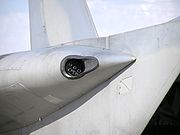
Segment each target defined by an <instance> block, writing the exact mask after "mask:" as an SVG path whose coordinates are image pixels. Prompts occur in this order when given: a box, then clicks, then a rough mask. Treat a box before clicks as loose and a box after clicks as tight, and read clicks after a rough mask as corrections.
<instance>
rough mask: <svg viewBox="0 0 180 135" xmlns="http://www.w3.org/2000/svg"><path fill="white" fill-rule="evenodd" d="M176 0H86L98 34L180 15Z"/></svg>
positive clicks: (116, 31) (134, 27)
mask: <svg viewBox="0 0 180 135" xmlns="http://www.w3.org/2000/svg"><path fill="white" fill-rule="evenodd" d="M177 2H178V0H174V1H172V0H138V1H137V0H134V1H131V0H127V1H126V2H124V0H88V5H89V7H90V11H91V13H92V16H93V18H94V21H95V25H96V26H97V29H98V32H99V35H100V36H104V35H109V34H116V33H119V32H126V31H129V30H133V29H138V28H143V27H146V26H151V25H155V24H159V23H163V22H166V21H169V20H171V19H173V18H175V17H177V16H179V15H180V9H179V7H180V2H178V3H179V4H177Z"/></svg>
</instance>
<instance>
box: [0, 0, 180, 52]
mask: <svg viewBox="0 0 180 135" xmlns="http://www.w3.org/2000/svg"><path fill="white" fill-rule="evenodd" d="M88 5H89V8H90V11H91V14H92V17H93V19H94V22H95V25H96V27H97V31H98V33H99V35H100V36H106V35H112V34H116V33H121V32H125V31H129V30H133V29H138V28H143V27H146V26H151V25H154V24H159V23H163V22H166V21H169V20H171V19H173V18H175V17H177V16H179V15H180V0H88ZM28 19H29V17H28V0H0V54H2V53H4V52H6V53H7V52H12V51H20V50H28V49H30V38H29V20H28ZM2 47H3V48H2Z"/></svg>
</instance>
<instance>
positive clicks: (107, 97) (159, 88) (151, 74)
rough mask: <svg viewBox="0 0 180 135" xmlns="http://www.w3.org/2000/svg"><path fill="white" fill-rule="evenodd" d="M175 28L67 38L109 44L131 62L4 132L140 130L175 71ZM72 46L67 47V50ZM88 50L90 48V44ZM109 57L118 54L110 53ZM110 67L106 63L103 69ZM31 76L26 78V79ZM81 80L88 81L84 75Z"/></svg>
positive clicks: (71, 134)
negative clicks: (78, 94)
mask: <svg viewBox="0 0 180 135" xmlns="http://www.w3.org/2000/svg"><path fill="white" fill-rule="evenodd" d="M179 31H180V22H179V21H176V22H170V23H165V24H161V25H157V26H153V27H149V28H145V29H140V30H135V31H132V32H127V33H122V34H117V35H113V36H110V37H107V38H97V39H90V40H89V41H88V40H83V41H75V42H72V43H69V44H66V45H65V46H69V47H72V45H74V46H76V45H77V44H83V45H84V46H96V47H99V48H110V49H111V50H116V51H120V52H124V53H128V54H133V55H134V56H135V57H136V62H135V63H134V64H133V65H132V66H130V67H129V68H128V69H127V70H125V71H124V72H121V74H116V75H115V76H114V77H113V78H111V79H110V80H109V81H104V83H101V85H98V87H96V88H95V89H91V91H90V92H89V93H87V94H85V95H83V96H82V97H80V98H78V99H77V100H75V101H74V102H71V103H70V104H68V105H66V106H64V107H63V108H62V109H60V110H58V111H57V112H55V113H53V114H51V115H49V116H48V117H45V118H42V119H41V121H39V122H37V123H34V124H32V125H30V126H28V127H25V128H23V129H21V130H17V131H16V132H12V133H9V134H13V133H14V134H22V135H24V134H29V133H31V132H32V133H31V135H41V134H42V135H49V134H62V135H67V134H68V135H75V134H78V135H84V134H86V135H119V134H123V135H139V134H141V132H142V131H143V129H144V128H145V126H146V125H147V123H148V121H149V120H150V118H151V116H152V115H153V113H154V112H155V110H156V108H157V107H158V105H159V104H160V102H161V101H162V99H163V98H164V96H165V95H166V93H167V91H168V90H169V88H170V87H171V85H172V83H173V82H174V81H175V79H176V78H177V76H178V74H179V73H180V34H178V33H179ZM107 39H108V40H107ZM94 43H96V44H94ZM74 49H75V48H74ZM74 49H73V50H69V49H68V51H69V52H70V54H71V53H72V52H71V51H74ZM75 50H76V49H75ZM82 52H84V51H82ZM87 52H89V53H90V52H91V49H90V50H89V49H88V51H87ZM84 53H86V52H84ZM109 56H111V55H109V54H108V55H107V58H108V57H109ZM31 58H32V57H31ZM111 58H112V59H121V58H120V57H114V56H113V57H111ZM34 59H35V58H34ZM102 59H104V57H102ZM112 59H111V60H112ZM118 67H119V66H117V68H118ZM113 68H114V66H113ZM113 68H112V67H111V68H108V70H111V69H113ZM102 72H103V74H95V77H100V76H101V75H102V76H103V78H104V77H105V76H104V73H107V72H106V71H105V70H103V71H102ZM109 72H110V71H109ZM41 77H42V76H41ZM91 77H93V76H91ZM82 81H83V80H82ZM32 82H33V80H32V79H31V80H30V81H29V82H28V85H30V84H31V83H32ZM82 83H84V84H85V83H89V80H86V81H85V82H82ZM73 89H74V87H73V88H72V90H73ZM38 90H39V89H37V91H38ZM51 98H52V97H48V98H47V99H51ZM35 130H36V131H35ZM33 131H34V132H33Z"/></svg>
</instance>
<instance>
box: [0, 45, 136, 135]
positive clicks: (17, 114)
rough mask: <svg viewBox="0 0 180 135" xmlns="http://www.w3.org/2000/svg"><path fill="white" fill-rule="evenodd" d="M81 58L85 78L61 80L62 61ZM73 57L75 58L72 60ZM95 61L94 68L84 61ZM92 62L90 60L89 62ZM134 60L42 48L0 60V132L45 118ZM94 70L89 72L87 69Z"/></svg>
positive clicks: (80, 49) (79, 48) (112, 53)
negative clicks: (82, 59)
mask: <svg viewBox="0 0 180 135" xmlns="http://www.w3.org/2000/svg"><path fill="white" fill-rule="evenodd" d="M67 56H71V58H72V59H75V58H77V56H79V57H80V56H81V57H84V56H85V57H84V58H85V59H86V61H84V62H85V64H86V65H85V70H84V71H83V72H88V73H86V74H85V75H84V76H81V77H79V78H76V79H74V80H72V79H68V78H66V77H64V76H63V74H62V72H61V68H62V67H61V66H64V65H62V64H61V63H62V61H63V59H64V58H67ZM73 56H76V57H73ZM91 57H92V58H96V59H97V60H98V67H97V65H95V67H94V66H93V65H91V64H94V63H93V62H91V61H90V62H89V63H88V61H87V60H91V59H92V58H91ZM89 58H91V59H89ZM134 60H135V58H134V57H133V56H131V55H128V54H126V53H121V52H119V51H110V50H105V49H98V48H92V47H83V46H64V47H55V48H45V49H41V50H37V51H31V52H22V53H15V54H10V55H8V56H6V57H3V58H2V59H1V60H0V76H1V77H0V108H1V111H0V125H1V126H0V132H1V133H2V132H6V131H9V130H14V129H17V128H22V127H24V126H27V125H29V124H32V123H34V122H36V121H38V120H39V119H43V118H44V117H47V116H48V115H49V114H51V113H52V112H55V111H57V110H59V109H60V108H62V107H63V106H65V105H67V104H69V103H70V102H73V101H74V100H75V99H77V98H79V97H81V96H82V95H84V94H86V93H87V92H90V91H91V90H92V89H94V88H96V87H97V86H99V85H100V84H102V83H103V82H105V81H107V80H108V79H110V78H111V77H113V76H114V75H115V74H117V73H118V72H120V71H121V70H122V69H124V68H126V67H127V66H129V65H130V64H131V63H132V62H134ZM91 67H92V68H93V70H91V71H89V69H91Z"/></svg>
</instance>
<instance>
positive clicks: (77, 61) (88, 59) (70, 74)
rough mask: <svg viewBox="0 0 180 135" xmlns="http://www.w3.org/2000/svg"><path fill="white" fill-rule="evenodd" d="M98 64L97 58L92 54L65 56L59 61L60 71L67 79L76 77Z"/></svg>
mask: <svg viewBox="0 0 180 135" xmlns="http://www.w3.org/2000/svg"><path fill="white" fill-rule="evenodd" d="M98 66H99V62H98V60H97V58H95V57H92V56H77V55H75V56H73V55H71V56H67V57H65V58H64V59H63V60H62V62H61V73H62V74H63V76H65V77H66V78H68V79H78V78H81V77H83V76H84V75H85V74H87V73H89V72H91V71H93V70H95V69H96V68H97V67H98Z"/></svg>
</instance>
